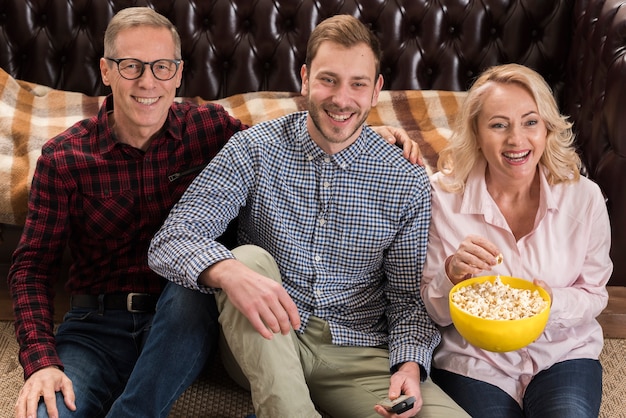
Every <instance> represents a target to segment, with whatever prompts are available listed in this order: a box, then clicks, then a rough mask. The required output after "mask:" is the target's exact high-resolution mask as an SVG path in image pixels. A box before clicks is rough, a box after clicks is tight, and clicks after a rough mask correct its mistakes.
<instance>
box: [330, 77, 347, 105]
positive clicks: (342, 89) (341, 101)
mask: <svg viewBox="0 0 626 418" xmlns="http://www.w3.org/2000/svg"><path fill="white" fill-rule="evenodd" d="M333 103H334V104H335V105H337V106H338V107H340V108H342V109H343V108H345V107H348V106H349V105H350V86H349V85H348V84H346V83H339V84H337V87H336V88H335V92H334V94H333Z"/></svg>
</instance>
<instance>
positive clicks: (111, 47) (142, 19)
mask: <svg viewBox="0 0 626 418" xmlns="http://www.w3.org/2000/svg"><path fill="white" fill-rule="evenodd" d="M142 26H148V27H152V28H164V29H167V30H169V31H170V33H171V34H172V40H173V41H174V54H175V55H176V56H175V57H173V58H174V59H182V57H181V42H180V35H178V31H177V30H176V27H175V26H174V25H173V24H172V22H170V21H169V20H168V19H167V18H166V17H165V16H163V15H161V14H159V13H157V12H155V11H154V10H152V9H151V8H149V7H128V8H126V9H122V10H120V11H119V12H117V13H116V14H115V16H113V18H112V19H111V21H110V22H109V25H108V26H107V29H106V31H105V32H104V56H105V57H114V58H132V57H116V55H117V51H116V50H115V40H116V39H117V37H118V35H119V33H120V32H121V31H123V30H126V29H131V28H136V27H142ZM148 42H149V40H148ZM163 58H169V57H163Z"/></svg>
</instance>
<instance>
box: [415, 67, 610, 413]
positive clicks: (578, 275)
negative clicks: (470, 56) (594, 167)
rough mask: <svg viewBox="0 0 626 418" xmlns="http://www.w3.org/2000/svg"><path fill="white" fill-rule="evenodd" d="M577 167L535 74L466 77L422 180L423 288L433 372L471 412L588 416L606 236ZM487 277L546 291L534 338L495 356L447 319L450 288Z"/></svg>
mask: <svg viewBox="0 0 626 418" xmlns="http://www.w3.org/2000/svg"><path fill="white" fill-rule="evenodd" d="M580 165H581V163H580V159H579V157H578V155H577V153H576V151H575V149H574V146H573V134H572V130H571V124H570V123H569V122H568V121H567V118H566V117H564V116H562V115H561V114H560V113H559V110H558V107H557V104H556V102H555V100H554V98H553V96H552V92H551V90H550V88H549V87H548V85H547V84H546V82H545V81H544V80H543V78H542V77H541V76H540V75H539V74H537V73H536V72H535V71H533V70H531V69H529V68H526V67H524V66H521V65H516V64H509V65H502V66H497V67H493V68H491V69H489V70H487V71H486V72H485V73H483V74H482V75H481V76H480V77H479V78H478V79H477V80H476V82H475V83H474V85H473V86H472V88H471V89H470V90H469V92H468V96H467V98H466V101H465V104H464V106H463V108H462V110H461V113H460V115H459V120H458V126H457V127H456V130H455V133H454V135H453V137H452V138H451V140H450V143H449V145H448V147H447V148H446V149H445V150H443V151H442V152H441V155H440V159H439V162H438V168H439V172H438V173H437V174H436V175H434V176H433V178H432V180H431V182H432V187H433V189H432V190H433V193H432V205H433V206H432V215H433V217H432V222H431V226H430V233H429V246H428V253H427V260H426V263H425V267H424V276H423V279H422V284H421V293H422V297H423V299H424V302H425V304H426V308H427V310H428V312H429V314H430V315H431V317H432V318H433V319H434V321H435V322H436V323H437V325H438V326H439V327H440V329H441V332H442V343H441V345H440V346H439V347H438V349H437V350H436V352H435V354H434V359H433V375H432V377H433V380H434V381H435V382H436V383H437V384H439V385H440V386H441V387H442V388H443V389H444V390H445V391H446V392H447V393H448V394H449V395H450V396H451V397H452V398H453V399H454V400H455V401H456V402H457V403H459V405H461V406H462V407H463V408H464V409H465V410H466V411H467V412H469V413H470V415H472V416H476V417H481V418H486V417H539V416H542V417H546V416H551V417H556V416H559V417H597V416H598V411H599V408H600V401H601V396H602V367H601V365H600V363H599V361H598V356H599V354H600V351H601V350H602V345H603V339H602V329H601V327H600V325H599V323H598V322H597V321H596V317H597V316H598V315H599V314H600V312H601V311H602V309H603V308H604V307H605V306H606V304H607V299H608V296H607V291H606V287H605V286H606V283H607V281H608V279H609V276H610V275H611V271H612V263H611V260H610V258H609V248H610V245H611V242H610V230H609V218H608V214H607V209H606V206H605V203H604V199H603V196H602V193H601V191H600V189H599V188H598V186H597V185H596V184H595V183H593V182H592V181H590V180H589V179H587V178H585V177H582V176H581V175H580V174H579V171H580ZM500 256H501V257H502V260H497V258H499V257H500ZM498 261H502V263H498ZM485 274H501V275H508V276H516V277H522V278H525V279H528V280H534V281H536V282H537V283H538V284H540V285H541V286H543V287H545V288H546V289H547V290H548V291H549V292H550V293H551V295H552V298H553V302H552V307H551V315H550V319H549V321H548V324H547V327H546V329H545V331H544V332H543V334H542V335H541V336H540V337H539V338H538V339H537V340H536V341H535V342H534V343H532V344H530V345H529V346H527V347H525V348H522V349H520V350H518V351H514V352H507V353H493V352H489V351H485V350H482V349H479V348H477V347H474V346H472V345H470V344H469V343H468V342H467V341H465V340H464V339H463V337H461V335H460V334H459V333H458V332H457V330H456V329H455V328H454V326H453V325H451V323H452V321H451V319H450V312H449V309H448V294H449V292H450V290H451V288H452V287H453V286H454V285H455V284H457V283H459V282H461V281H463V280H466V279H468V278H470V277H472V276H477V275H485Z"/></svg>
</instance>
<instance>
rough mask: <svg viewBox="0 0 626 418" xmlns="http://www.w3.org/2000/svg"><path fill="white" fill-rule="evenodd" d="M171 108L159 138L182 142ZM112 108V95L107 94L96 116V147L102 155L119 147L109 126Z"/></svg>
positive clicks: (178, 125) (179, 129)
mask: <svg viewBox="0 0 626 418" xmlns="http://www.w3.org/2000/svg"><path fill="white" fill-rule="evenodd" d="M173 106H174V105H173V104H172V107H170V110H169V112H168V115H167V119H166V120H165V126H166V127H167V128H166V129H165V130H163V131H162V132H163V134H164V135H161V136H159V137H158V138H155V139H156V140H159V138H163V137H165V138H170V139H173V140H175V141H182V131H181V126H180V124H179V123H176V120H175V119H176V117H177V116H176V114H175V112H174V109H173ZM113 108H114V99H113V95H112V94H109V95H108V96H107V97H106V98H105V99H104V103H103V104H102V106H101V107H100V112H99V114H98V119H99V124H100V132H101V134H100V135H99V136H98V147H99V148H100V150H101V152H102V153H109V152H111V151H113V150H114V149H115V147H116V146H118V145H120V143H119V142H117V141H116V140H115V135H114V133H113V130H112V129H111V127H110V125H109V114H110V113H112V112H113Z"/></svg>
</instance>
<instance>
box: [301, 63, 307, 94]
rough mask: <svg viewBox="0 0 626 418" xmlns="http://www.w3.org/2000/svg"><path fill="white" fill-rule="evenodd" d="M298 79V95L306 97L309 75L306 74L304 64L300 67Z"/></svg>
mask: <svg viewBox="0 0 626 418" xmlns="http://www.w3.org/2000/svg"><path fill="white" fill-rule="evenodd" d="M300 78H301V79H302V87H301V88H300V94H301V95H303V96H307V95H308V94H309V74H308V73H307V69H306V64H302V67H300Z"/></svg>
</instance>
